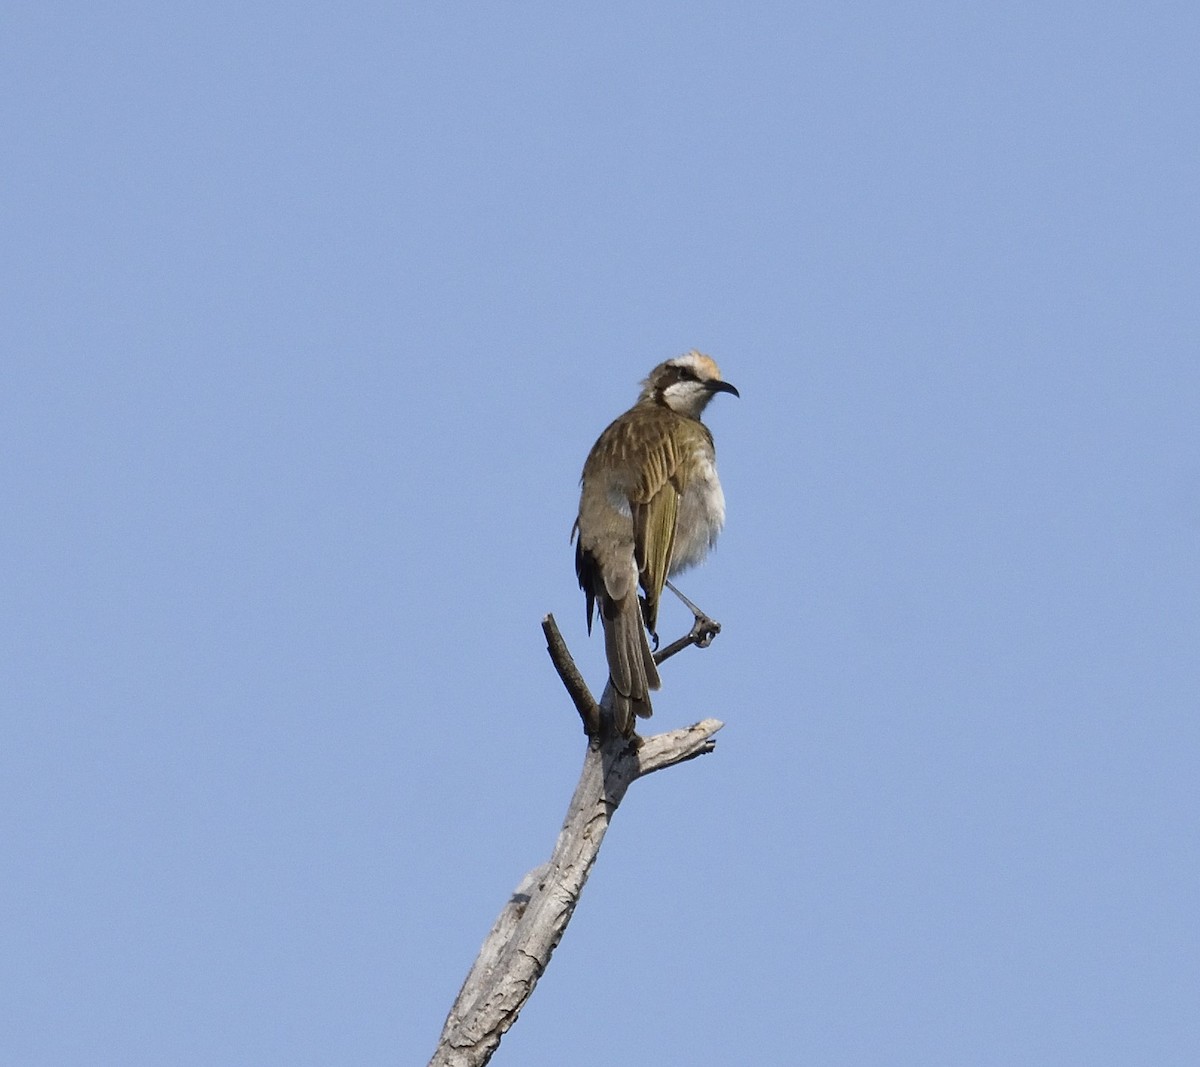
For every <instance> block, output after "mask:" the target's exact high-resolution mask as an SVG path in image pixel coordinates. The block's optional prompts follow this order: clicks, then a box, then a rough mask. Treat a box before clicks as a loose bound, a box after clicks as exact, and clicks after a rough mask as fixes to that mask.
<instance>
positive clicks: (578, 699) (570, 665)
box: [542, 615, 600, 737]
mask: <svg viewBox="0 0 1200 1067" xmlns="http://www.w3.org/2000/svg"><path fill="white" fill-rule="evenodd" d="M542 633H544V634H545V635H546V651H547V652H549V653H550V659H551V661H552V662H553V663H554V669H555V670H556V671H558V676H559V678H561V679H562V684H563V685H564V686H566V688H567V692H568V693H569V694H570V697H571V700H572V702H573V703H574V704H575V710H576V711H578V712H579V717H580V718H581V719H582V720H583V732H584V733H585V734H587V735H588V737H595V736H596V735H597V734H599V733H600V708H599V706H598V705H597V704H596V698H595V697H594V696H592V692H591V690H590V689H588V687H587V682H585V681H584V680H583V675H582V674H580V673H579V668H578V667H576V666H575V660H574V659H573V658H572V657H571V652H570V649H568V648H567V643H566V641H564V640H563V636H562V634H561V633H559V631H558V623H556V622H555V621H554V616H553V615H547V616H546V617H545V618H544V619H542Z"/></svg>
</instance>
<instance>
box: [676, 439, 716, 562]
mask: <svg viewBox="0 0 1200 1067" xmlns="http://www.w3.org/2000/svg"><path fill="white" fill-rule="evenodd" d="M724 525H725V494H724V493H723V492H722V491H721V483H720V481H719V480H718V479H717V468H716V465H715V464H714V463H713V462H712V460H710V459H706V460H704V461H703V463H702V464H701V466H700V469H699V471H698V472H697V477H696V479H695V480H694V481H693V482H692V484H691V485H689V486H688V487H687V489H686V490H684V493H683V496H682V497H681V498H680V500H679V519H678V522H677V524H676V527H675V551H674V553H672V556H671V568H670V573H671V574H678V573H679V572H680V571H682V570H686V569H687V568H688V567H694V566H695V565H696V564H697V563H699V562H700V561H701V560H702V559H704V557H705V556H707V555H708V550H709V549H710V548H712V546H713V545H715V544H716V543H717V534H719V533H720V532H721V527H722V526H724Z"/></svg>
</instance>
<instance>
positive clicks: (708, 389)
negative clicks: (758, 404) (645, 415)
mask: <svg viewBox="0 0 1200 1067" xmlns="http://www.w3.org/2000/svg"><path fill="white" fill-rule="evenodd" d="M717 393H732V394H733V395H734V396H740V395H741V394H740V393H739V392H738V391H737V390H736V389H735V388H734V387H733V386H732V385H730V384H729V383H728V382H723V381H721V371H720V369H719V368H718V367H717V364H716V361H715V360H714V359H713V358H712V357H711V356H706V355H704V354H703V353H702V352H697V351H696V350H695V349H692V351H690V352H686V353H684V354H683V355H682V356H676V357H675V358H674V359H668V360H667V361H666V363H660V364H659V365H658V366H657V367H655V368H654V370H652V371H651V372H650V376H649V377H648V378H647V379H646V380H645V381H644V382H642V393H641V396H640V397H639V399H640V400H651V401H654V402H655V403H659V404H665V405H666V406H667V407H669V408H670V409H671V410H672V411H677V412H679V414H680V415H690V416H691V417H692V418H694V419H698V418H699V417H700V413H701V412H702V411H703V410H704V408H705V406H706V405H707V404H708V402H709V401H710V400H711V399H712V398H713V397H714V396H715V395H716V394H717Z"/></svg>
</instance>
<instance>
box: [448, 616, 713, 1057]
mask: <svg viewBox="0 0 1200 1067" xmlns="http://www.w3.org/2000/svg"><path fill="white" fill-rule="evenodd" d="M543 629H544V630H545V631H546V637H547V648H548V650H549V651H550V655H551V658H552V659H553V660H554V662H555V667H556V669H558V671H559V675H560V677H562V678H563V682H564V685H566V686H567V689H568V692H570V693H571V697H572V700H573V701H574V703H575V706H576V708H577V710H578V711H579V713H580V717H581V718H582V719H583V721H584V725H585V727H587V726H588V725H589V724H590V722H596V721H601V722H602V723H603V722H607V723H608V724H609V725H608V728H603V727H602V728H601V729H600V730H599V731H589V736H590V739H589V741H588V748H587V753H586V755H585V756H584V760H583V770H582V771H581V773H580V775H579V783H578V784H577V785H576V787H575V795H574V796H573V797H572V798H571V803H570V805H569V806H568V808H567V815H566V818H565V819H564V820H563V825H562V829H561V830H560V831H559V835H558V841H557V842H556V843H555V846H554V851H553V853H552V855H551V856H550V860H549V862H548V863H545V864H543V865H542V866H540V867H537V868H535V869H534V870H533V871H530V873H529V874H527V875H526V876H525V878H524V879H523V880H522V881H521V884H520V885H519V886H518V887H517V889H516V891H515V892H514V893H513V895H512V896H511V897H510V898H509V901H508V903H507V904H506V905H505V907H504V910H503V911H501V913H500V916H499V918H498V919H497V920H496V923H495V925H494V926H493V927H492V931H491V933H490V934H488V936H487V939H486V940H485V941H484V943H483V947H482V948H481V949H480V952H479V956H478V958H477V959H476V961H475V965H474V966H473V967H472V968H471V973H470V974H469V975H468V976H467V980H466V981H465V982H464V983H463V986H462V989H461V990H460V992H459V994H458V998H457V999H456V1000H455V1002H454V1006H453V1007H452V1008H451V1009H450V1014H449V1015H448V1016H447V1018H446V1025H445V1026H444V1027H443V1029H442V1036H441V1040H440V1041H439V1042H438V1048H437V1051H436V1052H435V1053H434V1056H433V1059H431V1060H430V1061H429V1064H430V1067H480V1065H482V1064H485V1063H487V1061H488V1060H489V1059H491V1056H492V1053H493V1052H495V1050H496V1048H497V1046H498V1045H499V1044H500V1039H501V1037H503V1036H504V1034H505V1033H506V1032H507V1031H508V1028H509V1027H510V1026H512V1024H513V1023H514V1022H516V1019H517V1015H518V1014H519V1013H520V1011H521V1008H522V1007H524V1005H525V1001H527V1000H528V999H529V996H530V994H531V993H532V992H533V989H534V986H536V985H537V982H538V979H539V978H540V977H541V976H542V973H543V972H544V971H545V969H546V967H547V966H548V964H549V963H550V956H551V954H552V953H553V952H554V949H555V947H556V946H557V945H558V942H559V940H560V939H561V938H562V935H563V931H564V930H565V929H566V927H567V923H568V922H570V920H571V914H572V912H574V910H575V905H576V904H577V903H578V901H579V895H580V893H581V892H582V891H583V886H584V883H585V882H586V881H587V877H588V874H589V873H590V871H591V869H592V864H593V863H594V862H595V860H596V855H597V853H599V851H600V846H601V844H602V843H603V842H604V835H605V833H606V832H607V830H608V824H609V822H610V820H611V819H612V815H613V812H614V811H616V810H617V806H618V805H619V804H620V803H621V800H622V799H623V798H624V796H625V792H626V790H627V789H628V788H629V786H630V785H631V784H632V783H633V782H634V781H636V780H637V779H638V778H641V777H642V776H644V775H647V774H652V773H653V772H654V771H659V770H663V769H664V768H666V767H671V766H674V765H675V764H676V763H683V762H684V761H686V760H690V759H694V758H695V757H696V756H699V755H703V754H704V753H706V752H711V751H712V750H713V748H714V746H715V744H716V742H715V741H713V734H715V733H716V732H717V731H718V730H719V729H721V726H722V723H721V722H720V721H718V720H717V719H705V720H704V721H703V722H698V723H696V724H695V725H693V726H689V727H687V728H686V729H683V730H672V731H670V732H668V733H663V734H658V735H656V736H654V737H649V738H645V739H642V738H637V737H634V738H631V739H630V738H623V737H620V736H617V735H616V734H615V732H614V731H613V730H612V729H611V709H610V706H609V699H608V698H609V694H608V692H607V691H606V692H605V699H603V700H602V701H601V703H600V705H599V707H598V708H597V705H596V702H595V700H594V699H593V698H592V696H591V693H590V692H588V690H587V686H586V685H585V684H584V683H583V680H582V678H581V677H580V675H579V672H578V670H577V669H576V668H575V664H574V662H573V661H572V660H571V657H570V653H569V652H568V651H567V648H566V644H565V643H563V642H562V638H561V636H559V635H558V628H557V626H555V624H554V619H553V617H552V616H549V615H547V616H546V619H545V620H544V621H543ZM555 637H557V641H555V639H554V638H555ZM568 678H569V679H570V681H568ZM580 690H581V691H580ZM592 709H596V711H595V712H593V710H592Z"/></svg>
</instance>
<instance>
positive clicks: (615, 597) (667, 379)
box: [572, 349, 741, 737]
mask: <svg viewBox="0 0 1200 1067" xmlns="http://www.w3.org/2000/svg"><path fill="white" fill-rule="evenodd" d="M717 393H731V394H732V395H733V396H740V395H741V394H740V393H739V392H738V391H737V389H736V388H734V387H733V386H732V385H730V384H729V382H726V381H723V380H722V378H721V372H720V370H719V368H718V367H717V364H716V362H715V361H714V360H713V359H712V357H711V356H706V355H704V354H703V353H701V352H698V351H696V350H695V349H693V350H692V351H690V352H686V353H684V354H683V355H681V356H676V357H675V358H673V359H668V360H666V361H665V362H664V363H660V364H659V365H658V366H657V367H655V368H654V369H653V370H652V371H651V372H650V374H649V376H648V377H647V378H646V379H645V381H643V382H642V386H641V392H640V394H639V395H638V399H637V402H636V403H635V404H634V405H633V407H631V408H630V409H629V410H628V411H626V412H625V413H624V414H623V415H621V416H619V417H618V418H617V419H615V420H614V421H613V422H612V423H610V424H609V426H608V428H607V429H606V430H605V431H604V432H603V433H602V434H601V435H600V436H599V438H598V439H597V440H596V443H595V445H593V446H592V450H591V452H589V453H588V457H587V460H586V462H585V463H584V465H583V475H582V477H581V478H580V493H579V515H578V517H577V518H576V520H575V525H574V528H573V530H572V539H573V540H574V541H575V573H576V575H577V577H578V578H579V587H580V588H581V589H582V590H583V592H584V595H585V597H586V600H587V628H588V633H589V634H590V633H591V632H592V618H593V613H594V612H596V609H597V608H598V609H599V610H598V612H596V613H597V614H598V615H599V617H600V622H601V625H602V626H603V628H604V649H605V656H606V658H607V660H608V672H609V679H610V682H611V685H612V690H613V724H614V726H615V728H616V729H617V730H618V731H619V732H620V733H621V734H622V735H623V736H625V737H629V736H631V735H632V734H633V732H634V722H635V717H641V718H649V716H650V714H651V712H652V709H651V706H650V691H651V690H652V689H658V688H659V686H660V680H659V675H658V668H657V666H656V665H655V662H654V654H653V652H652V651H651V648H650V639H649V637H650V636H651V635H652V636H653V637H654V643H655V646H656V647H657V644H658V636H657V632H656V631H657V625H658V604H659V598H660V596H661V595H662V590H663V585H664V584H665V583H666V581H667V578H668V576H673V575H675V574H677V573H678V572H680V571H682V570H685V569H686V568H688V567H691V566H693V565H695V564H697V563H699V562H700V561H701V560H703V559H704V557H705V556H706V555H707V554H708V551H709V549H710V548H712V546H713V545H714V543H715V542H716V540H717V535H718V534H719V533H720V532H721V527H722V526H723V525H724V523H725V495H724V493H723V492H722V490H721V483H720V481H719V479H718V478H717V467H716V450H715V448H714V446H713V437H712V433H711V432H710V431H709V429H708V427H707V426H705V425H704V423H703V422H701V421H700V416H701V414H702V413H703V411H704V409H705V407H706V406H707V405H708V402H709V401H710V400H712V398H713V397H714V396H716V394H717ZM639 589H640V591H641V593H640V596H639Z"/></svg>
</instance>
